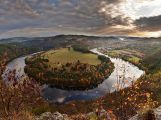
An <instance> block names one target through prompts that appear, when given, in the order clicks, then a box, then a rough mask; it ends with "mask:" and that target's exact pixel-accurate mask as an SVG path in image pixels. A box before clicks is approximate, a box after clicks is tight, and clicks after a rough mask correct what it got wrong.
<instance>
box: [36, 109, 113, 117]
mask: <svg viewBox="0 0 161 120" xmlns="http://www.w3.org/2000/svg"><path fill="white" fill-rule="evenodd" d="M36 120H116V117H115V115H114V114H113V113H112V112H110V111H108V112H107V111H106V110H104V109H102V110H100V111H99V112H90V113H88V114H77V115H72V116H68V115H66V114H61V113H59V112H55V113H51V112H45V113H43V114H41V115H40V116H39V117H37V118H36Z"/></svg>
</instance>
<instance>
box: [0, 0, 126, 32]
mask: <svg viewBox="0 0 161 120" xmlns="http://www.w3.org/2000/svg"><path fill="white" fill-rule="evenodd" d="M122 1H123V0H0V15H1V16H0V28H1V30H0V32H6V31H10V30H15V29H24V28H48V27H52V28H54V27H55V29H57V28H58V27H59V28H62V29H63V28H69V29H72V30H74V29H80V30H82V31H83V32H86V31H89V30H91V31H92V30H95V29H104V28H106V29H107V28H110V27H111V26H115V25H128V24H129V18H127V17H125V16H124V15H123V14H122V13H121V12H120V10H119V4H120V2H122ZM4 20H5V22H3V21H4Z"/></svg>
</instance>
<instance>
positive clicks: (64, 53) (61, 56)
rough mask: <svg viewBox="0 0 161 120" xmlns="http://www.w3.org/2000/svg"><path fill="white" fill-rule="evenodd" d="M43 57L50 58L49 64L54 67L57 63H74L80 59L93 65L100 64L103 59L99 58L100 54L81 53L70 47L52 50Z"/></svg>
mask: <svg viewBox="0 0 161 120" xmlns="http://www.w3.org/2000/svg"><path fill="white" fill-rule="evenodd" d="M41 56H42V57H44V58H46V59H48V60H49V62H48V64H50V65H51V66H52V67H55V65H58V63H60V64H65V63H67V62H68V63H73V62H77V61H78V60H79V61H80V62H81V63H88V64H91V65H98V64H100V63H101V61H100V60H99V59H98V56H97V55H95V54H92V53H81V52H77V51H74V50H73V49H72V48H71V49H70V50H69V49H68V48H62V49H58V50H50V51H48V52H45V53H43V54H42V55H41Z"/></svg>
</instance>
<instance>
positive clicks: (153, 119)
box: [129, 106, 161, 120]
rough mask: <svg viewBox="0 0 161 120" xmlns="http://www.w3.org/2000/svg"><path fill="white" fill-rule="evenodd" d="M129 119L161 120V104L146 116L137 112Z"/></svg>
mask: <svg viewBox="0 0 161 120" xmlns="http://www.w3.org/2000/svg"><path fill="white" fill-rule="evenodd" d="M129 120H161V106H160V107H158V108H156V109H153V110H151V112H149V113H147V114H146V116H141V115H139V114H137V115H135V116H134V117H132V118H130V119H129Z"/></svg>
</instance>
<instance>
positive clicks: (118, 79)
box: [3, 49, 144, 103]
mask: <svg viewBox="0 0 161 120" xmlns="http://www.w3.org/2000/svg"><path fill="white" fill-rule="evenodd" d="M91 51H92V52H93V53H97V54H100V55H104V54H102V53H100V52H98V51H97V49H93V50H91ZM106 56H107V55H106ZM107 57H108V56H107ZM25 58H26V57H20V58H17V59H15V60H13V61H12V62H10V63H9V64H8V65H7V69H9V70H13V69H16V74H17V76H18V77H20V76H22V75H24V74H25V73H24V66H25V61H24V60H25ZM109 58H110V57H109ZM110 59H111V61H112V62H113V63H114V65H115V69H114V72H113V73H112V74H111V75H110V76H109V78H108V79H106V80H105V81H104V82H103V83H101V84H100V85H99V86H98V87H97V88H94V89H91V90H86V91H74V90H61V89H57V88H51V87H49V86H48V85H43V86H42V95H43V96H44V98H46V99H47V100H48V101H50V102H57V103H64V102H69V101H72V100H90V99H96V98H99V97H102V96H104V95H105V94H107V93H108V92H113V91H115V90H116V89H117V88H118V87H120V86H118V84H119V85H120V84H121V85H122V86H121V88H124V87H127V86H129V85H130V84H131V82H132V81H135V80H137V79H138V78H139V77H140V76H141V75H143V74H144V71H142V70H139V68H138V67H136V66H134V65H132V64H130V63H129V62H125V61H124V60H122V59H118V58H110ZM7 69H6V71H5V72H4V74H3V77H4V78H5V76H7ZM24 77H26V76H24Z"/></svg>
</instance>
